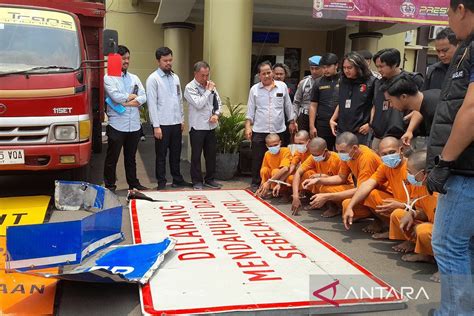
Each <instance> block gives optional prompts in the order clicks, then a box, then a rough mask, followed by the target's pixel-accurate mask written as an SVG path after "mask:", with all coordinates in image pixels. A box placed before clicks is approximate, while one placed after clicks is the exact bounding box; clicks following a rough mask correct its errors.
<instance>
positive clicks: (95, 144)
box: [92, 118, 102, 154]
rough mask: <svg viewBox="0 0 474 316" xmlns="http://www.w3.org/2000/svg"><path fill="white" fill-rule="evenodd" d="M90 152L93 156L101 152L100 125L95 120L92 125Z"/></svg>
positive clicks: (98, 121) (97, 120)
mask: <svg viewBox="0 0 474 316" xmlns="http://www.w3.org/2000/svg"><path fill="white" fill-rule="evenodd" d="M92 152H93V153H94V154H100V153H101V152H102V123H101V122H100V120H99V119H95V118H94V122H93V123H92Z"/></svg>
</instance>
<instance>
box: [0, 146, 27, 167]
mask: <svg viewBox="0 0 474 316" xmlns="http://www.w3.org/2000/svg"><path fill="white" fill-rule="evenodd" d="M24 163H25V152H24V151H23V150H22V149H7V150H0V165H16V164H24Z"/></svg>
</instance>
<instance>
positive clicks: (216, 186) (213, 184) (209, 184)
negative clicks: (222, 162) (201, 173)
mask: <svg viewBox="0 0 474 316" xmlns="http://www.w3.org/2000/svg"><path fill="white" fill-rule="evenodd" d="M204 186H205V187H208V188H211V189H220V188H221V187H222V184H219V183H217V182H216V181H214V180H207V181H204Z"/></svg>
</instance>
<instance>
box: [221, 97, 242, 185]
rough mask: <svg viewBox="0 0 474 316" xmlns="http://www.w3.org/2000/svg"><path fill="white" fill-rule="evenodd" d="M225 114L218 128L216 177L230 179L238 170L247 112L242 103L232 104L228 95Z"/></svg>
mask: <svg viewBox="0 0 474 316" xmlns="http://www.w3.org/2000/svg"><path fill="white" fill-rule="evenodd" d="M223 105H224V106H225V110H224V114H223V115H222V116H221V117H220V118H219V126H218V127H217V128H216V138H217V157H216V175H215V176H216V178H217V179H220V180H230V179H232V178H233V177H234V175H235V173H236V172H237V167H238V164H239V153H238V151H239V146H240V143H241V142H242V140H243V139H244V130H245V114H244V112H243V110H242V104H240V103H239V104H232V103H231V102H230V99H229V98H228V97H227V98H225V100H224V103H223Z"/></svg>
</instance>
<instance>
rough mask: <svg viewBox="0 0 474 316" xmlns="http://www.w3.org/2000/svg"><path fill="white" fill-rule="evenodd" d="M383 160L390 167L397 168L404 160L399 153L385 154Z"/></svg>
mask: <svg viewBox="0 0 474 316" xmlns="http://www.w3.org/2000/svg"><path fill="white" fill-rule="evenodd" d="M382 162H383V164H384V165H386V166H387V167H389V168H396V167H397V166H398V165H399V164H400V162H402V158H401V157H400V154H399V153H395V154H391V155H385V156H383V157H382Z"/></svg>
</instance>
